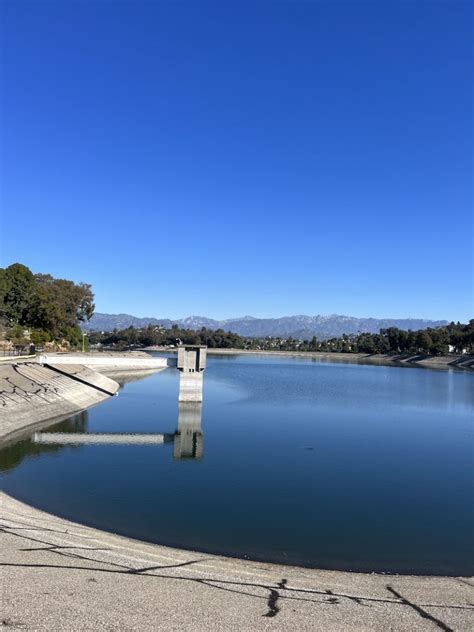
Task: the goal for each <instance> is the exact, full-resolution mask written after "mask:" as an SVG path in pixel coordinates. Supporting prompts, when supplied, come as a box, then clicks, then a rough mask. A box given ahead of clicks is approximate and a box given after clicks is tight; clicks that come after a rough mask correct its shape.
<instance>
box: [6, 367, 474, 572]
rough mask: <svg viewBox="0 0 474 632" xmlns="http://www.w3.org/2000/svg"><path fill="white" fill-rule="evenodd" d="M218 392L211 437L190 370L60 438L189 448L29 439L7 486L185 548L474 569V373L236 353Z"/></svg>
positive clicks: (119, 400)
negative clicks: (188, 401) (118, 436)
mask: <svg viewBox="0 0 474 632" xmlns="http://www.w3.org/2000/svg"><path fill="white" fill-rule="evenodd" d="M204 389H205V392H204V403H203V406H202V426H201V428H199V417H200V411H199V410H198V409H194V410H191V411H190V410H184V411H183V410H181V415H180V418H179V419H178V417H179V413H178V403H177V396H178V374H177V372H176V371H175V370H171V369H170V370H167V371H164V372H161V373H157V374H154V375H152V376H151V377H147V378H145V379H143V380H140V381H135V382H130V383H127V384H125V385H124V386H123V388H122V390H121V391H120V395H119V397H115V398H112V399H110V400H108V401H106V402H104V403H103V404H100V405H99V406H97V407H95V408H93V409H91V410H89V411H87V412H85V413H82V414H81V415H76V416H74V417H71V418H70V419H69V420H67V421H64V422H61V424H59V425H57V426H54V427H49V428H48V432H49V431H62V432H91V433H95V432H121V433H124V432H132V433H137V432H140V433H141V432H146V433H155V432H156V433H169V434H170V435H174V440H173V436H171V437H168V438H170V439H171V440H170V441H169V442H167V443H165V444H163V445H147V446H137V445H74V446H60V445H55V446H50V445H40V444H35V443H33V442H32V441H31V440H29V439H28V440H24V441H21V442H19V443H17V444H16V445H14V446H10V447H8V448H5V449H3V450H2V451H0V468H1V470H2V472H3V477H2V487H3V488H4V489H5V490H6V491H7V492H8V493H10V494H12V495H13V496H15V497H17V498H19V499H21V500H24V501H27V502H29V503H31V504H32V505H34V506H37V507H40V508H42V509H45V510H47V511H51V512H54V513H57V514H59V515H61V516H64V517H67V518H70V519H73V520H76V521H79V522H83V523H86V524H89V525H92V526H95V527H100V528H103V529H106V530H109V531H114V532H117V533H121V534H124V535H129V536H133V537H136V538H140V539H143V540H148V541H152V542H158V543H164V544H169V545H175V546H180V547H185V548H191V549H198V550H202V551H209V552H217V553H224V554H229V555H237V556H242V557H244V556H246V557H249V558H253V559H263V560H270V561H277V562H284V563H292V564H300V565H307V566H312V567H320V568H331V569H351V570H357V571H387V572H409V573H424V574H460V575H466V574H471V573H472V572H473V570H474V569H473V566H474V565H473V536H472V534H473V527H474V515H473V503H472V500H473V498H472V492H473V484H472V483H473V479H472V466H473V462H474V458H473V432H472V430H473V420H474V415H473V412H474V375H472V374H467V373H462V372H447V371H433V370H427V369H413V368H397V367H383V366H368V365H367V366H363V365H355V364H340V363H338V364H335V363H327V362H325V363H321V362H317V361H314V360H311V359H299V358H284V357H280V358H275V357H271V356H261V357H248V356H223V357H211V358H210V359H209V362H208V370H207V371H206V373H205V386H204ZM178 422H179V424H180V425H179V430H180V432H181V434H180V435H179V436H176V434H175V433H176V431H177V429H178ZM186 439H189V441H188V443H186ZM185 457H188V458H185ZM193 457H194V458H193Z"/></svg>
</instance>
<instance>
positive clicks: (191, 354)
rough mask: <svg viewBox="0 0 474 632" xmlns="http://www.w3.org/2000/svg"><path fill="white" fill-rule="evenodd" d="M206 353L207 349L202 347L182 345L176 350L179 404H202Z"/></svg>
mask: <svg viewBox="0 0 474 632" xmlns="http://www.w3.org/2000/svg"><path fill="white" fill-rule="evenodd" d="M206 352H207V347H205V346H202V345H183V346H180V347H179V348H178V362H177V369H178V371H179V373H180V375H179V401H180V402H202V384H203V373H204V370H205V368H206Z"/></svg>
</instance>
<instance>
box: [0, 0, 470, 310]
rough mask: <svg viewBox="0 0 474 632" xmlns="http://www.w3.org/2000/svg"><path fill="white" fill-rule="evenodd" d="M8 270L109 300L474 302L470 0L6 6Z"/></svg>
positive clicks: (382, 306) (191, 306) (461, 306)
mask: <svg viewBox="0 0 474 632" xmlns="http://www.w3.org/2000/svg"><path fill="white" fill-rule="evenodd" d="M1 13H2V14H3V15H2V20H1V21H2V23H3V27H2V33H1V38H2V40H3V47H2V48H3V50H2V53H3V72H2V80H1V82H2V94H3V96H2V120H1V140H2V181H3V185H2V193H1V231H2V232H1V257H0V265H2V266H6V265H9V264H10V263H12V262H14V261H20V262H22V263H25V264H26V265H28V266H29V267H30V268H31V269H32V270H33V271H35V272H50V273H51V274H53V275H54V276H58V277H65V278H71V279H73V280H75V281H86V282H89V283H92V285H93V288H94V291H95V294H96V305H97V310H98V311H107V312H128V313H132V314H135V315H138V316H145V315H147V316H162V317H180V316H186V315H189V314H202V315H207V316H211V317H215V318H225V317H230V316H240V315H244V314H251V315H254V316H262V317H272V316H280V315H289V314H318V313H321V314H330V313H343V314H350V315H355V316H387V317H403V316H415V317H427V318H447V319H448V320H451V319H454V320H458V319H459V320H467V319H468V318H470V317H473V315H474V310H473V282H472V279H473V254H472V252H473V250H472V248H473V220H472V96H471V90H472V76H473V67H472V49H471V38H472V4H471V3H470V2H456V1H455V0H452V1H450V2H428V1H423V2H408V1H404V2H401V1H399V0H397V1H395V2H389V1H380V2H356V1H353V2H337V1H331V2H305V3H298V2H289V3H284V2H278V3H271V2H263V1H261V2H258V1H255V2H250V1H246V2H225V1H223V2H217V3H206V2H201V1H199V2H195V1H193V2H146V3H142V2H139V1H136V0H134V1H133V2H91V1H89V2H85V1H75V2H73V1H71V2H66V1H64V2H55V3H53V2H44V1H36V2H31V3H30V2H22V1H20V2H18V1H15V2H11V1H7V2H5V1H4V2H3V3H2V6H1Z"/></svg>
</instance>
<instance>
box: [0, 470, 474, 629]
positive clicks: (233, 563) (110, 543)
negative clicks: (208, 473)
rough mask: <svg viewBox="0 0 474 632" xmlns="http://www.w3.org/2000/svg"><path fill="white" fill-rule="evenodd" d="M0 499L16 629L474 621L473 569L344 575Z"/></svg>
mask: <svg viewBox="0 0 474 632" xmlns="http://www.w3.org/2000/svg"><path fill="white" fill-rule="evenodd" d="M159 484H166V482H165V481H160V482H159ZM158 489H159V486H158V487H157V490H158ZM184 501H185V498H184ZM157 502H159V498H158V497H157ZM0 507H1V508H2V512H1V513H2V516H1V531H0V558H1V560H2V562H1V580H0V585H1V588H2V590H1V617H0V628H1V629H2V630H3V627H4V628H5V632H7V630H31V631H33V630H34V631H35V632H40V631H45V632H46V631H47V632H59V631H61V630H63V631H64V632H112V631H115V632H132V631H133V632H134V631H140V632H156V631H157V630H158V631H161V630H163V632H173V631H176V632H178V631H179V632H200V631H201V630H202V631H205V632H220V631H225V632H228V631H229V632H241V631H242V632H250V631H252V632H254V631H257V632H270V631H272V632H273V631H278V632H279V631H281V632H292V631H293V630H294V631H298V632H300V631H302V632H305V631H307V630H308V631H312V632H346V631H350V632H366V631H367V630H370V631H373V632H381V631H383V632H385V631H387V632H389V631H391V632H418V631H420V632H422V631H426V632H430V631H431V632H440V631H441V630H444V631H448V632H449V631H456V632H468V631H469V632H470V631H471V630H473V629H474V605H473V602H474V596H473V593H474V590H473V584H472V580H471V579H468V578H456V577H410V576H401V575H376V574H375V573H372V574H362V573H341V572H335V571H324V570H313V569H307V568H297V567H293V566H279V565H277V564H268V563H258V562H251V561H249V560H238V559H230V558H224V557H219V556H217V555H210V554H208V553H197V552H195V551H185V550H179V549H173V548H170V547H164V546H158V545H155V544H147V543H146V542H139V541H137V540H131V539H129V538H125V537H120V536H117V535H114V534H111V533H105V532H103V531H98V530H96V529H92V528H90V527H86V526H83V525H79V524H77V523H73V522H69V521H67V520H64V519H61V518H58V517H56V516H52V515H51V514H47V513H45V512H43V511H39V510H37V509H34V508H33V507H28V506H27V505H25V504H24V503H22V502H19V501H18V500H15V499H13V498H11V497H10V496H8V495H7V494H4V493H1V492H0ZM190 519H192V516H190ZM2 626H3V627H2Z"/></svg>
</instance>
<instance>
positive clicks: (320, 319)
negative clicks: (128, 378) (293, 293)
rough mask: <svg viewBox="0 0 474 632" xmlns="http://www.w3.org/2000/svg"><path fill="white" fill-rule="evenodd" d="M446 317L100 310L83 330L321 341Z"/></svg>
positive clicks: (430, 323) (426, 323) (439, 322)
mask: <svg viewBox="0 0 474 632" xmlns="http://www.w3.org/2000/svg"><path fill="white" fill-rule="evenodd" d="M447 322H448V321H446V320H425V319H419V318H355V317H353V316H343V315H339V314H331V315H329V316H323V315H317V316H305V315H299V316H283V317H281V318H255V317H253V316H243V317H241V318H228V319H227V320H214V319H212V318H206V317H205V316H188V317H187V318H182V319H179V320H171V319H169V318H147V317H145V318H139V317H137V316H131V315H130V314H101V313H96V314H94V315H93V316H92V318H91V320H90V321H89V322H88V323H83V325H82V329H83V331H112V330H113V329H125V328H127V327H130V326H133V327H136V328H140V327H146V326H148V325H161V326H163V327H165V328H167V329H169V328H170V327H171V326H172V325H178V327H182V328H185V329H201V328H202V327H206V328H207V329H224V330H225V331H233V332H235V333H237V334H239V335H241V336H248V337H265V336H283V337H289V336H292V337H293V338H301V339H309V338H312V337H313V336H317V337H318V338H319V339H320V340H324V339H327V338H332V337H335V336H341V335H342V334H356V333H358V332H370V333H378V331H379V330H380V329H385V328H388V327H398V328H399V329H413V330H416V329H424V328H425V327H442V326H443V325H446V324H447Z"/></svg>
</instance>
